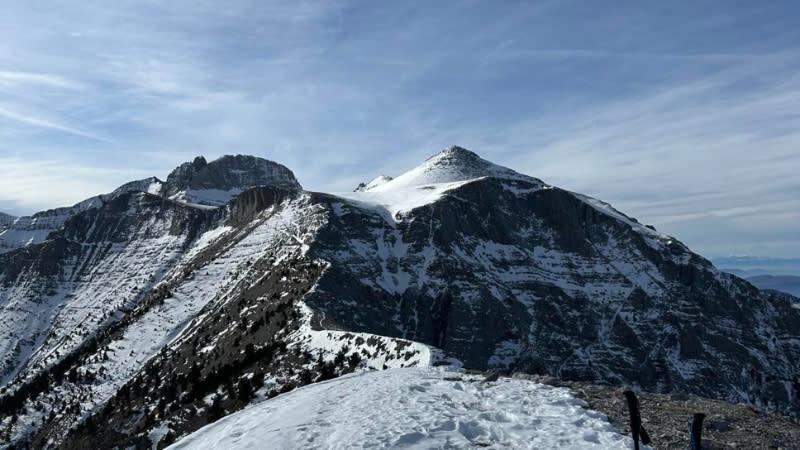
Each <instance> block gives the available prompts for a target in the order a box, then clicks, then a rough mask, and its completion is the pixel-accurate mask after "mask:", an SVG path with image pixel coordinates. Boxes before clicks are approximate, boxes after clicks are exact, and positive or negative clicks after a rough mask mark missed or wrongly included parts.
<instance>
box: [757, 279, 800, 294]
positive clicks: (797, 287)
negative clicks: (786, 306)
mask: <svg viewBox="0 0 800 450" xmlns="http://www.w3.org/2000/svg"><path fill="white" fill-rule="evenodd" d="M747 281H749V282H751V283H753V285H755V286H756V287H757V288H759V289H773V290H776V291H783V292H788V293H789V294H792V295H794V296H795V297H798V298H800V277H795V276H792V275H756V276H753V277H748V278H747Z"/></svg>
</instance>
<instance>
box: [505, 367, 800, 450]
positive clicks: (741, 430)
mask: <svg viewBox="0 0 800 450" xmlns="http://www.w3.org/2000/svg"><path fill="white" fill-rule="evenodd" d="M513 377H514V378H521V379H527V380H531V381H535V382H538V383H545V384H550V385H553V386H559V387H566V388H569V389H571V390H572V391H573V392H575V395H576V396H577V397H579V398H581V399H583V400H584V401H586V403H588V405H589V408H591V409H593V410H596V411H599V412H602V413H603V414H605V415H607V416H608V419H609V421H610V422H611V424H612V425H613V426H614V427H616V428H617V429H618V430H620V431H621V432H623V433H627V434H630V431H631V430H630V423H629V418H628V406H627V403H626V401H625V397H624V395H623V394H622V392H623V390H624V389H622V388H616V387H611V386H599V385H593V384H587V383H582V382H573V381H560V380H557V379H555V378H552V377H547V376H538V375H528V374H519V373H517V374H514V375H513ZM636 395H637V397H638V398H639V404H640V407H641V415H642V423H643V425H644V427H645V428H646V429H647V431H648V432H649V433H650V437H651V438H652V440H653V442H652V443H651V444H650V446H651V447H652V448H654V449H686V447H687V444H688V442H689V420H690V419H691V417H692V415H693V414H694V413H704V414H706V418H705V421H704V422H703V448H704V449H747V450H750V449H785V450H800V421H798V420H797V419H793V418H790V417H786V416H781V415H776V414H769V413H765V412H761V411H758V410H757V409H754V408H753V407H751V406H748V405H745V404H741V403H740V404H732V403H727V402H724V401H719V400H710V399H706V398H701V397H697V396H694V395H679V394H677V395H676V394H653V393H649V392H636Z"/></svg>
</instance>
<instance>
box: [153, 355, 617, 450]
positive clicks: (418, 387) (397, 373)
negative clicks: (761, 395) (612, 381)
mask: <svg viewBox="0 0 800 450" xmlns="http://www.w3.org/2000/svg"><path fill="white" fill-rule="evenodd" d="M583 405H584V403H583V401H581V400H578V399H576V398H574V397H573V396H572V395H571V394H570V393H569V391H567V390H566V389H561V388H554V387H551V386H547V385H542V384H537V383H532V382H529V381H524V380H512V379H500V380H499V381H498V382H491V383H485V382H483V381H481V379H480V378H478V377H469V376H465V375H462V374H460V373H458V372H455V371H449V370H442V369H436V368H411V369H391V370H386V371H383V372H369V373H361V374H358V375H354V376H345V377H342V378H339V379H336V380H331V381H327V382H324V383H317V384H313V385H310V386H306V387H303V388H300V389H297V390H295V391H293V392H290V393H288V394H285V395H282V396H279V397H276V398H274V399H272V400H268V401H266V402H264V403H261V404H258V405H255V406H252V407H250V408H247V409H245V410H243V411H241V412H239V413H236V414H232V415H230V416H228V417H226V418H224V419H222V420H220V421H218V422H216V423H214V424H211V425H208V426H206V427H204V428H202V429H200V430H198V431H197V432H195V433H193V434H191V435H189V436H188V437H186V438H184V439H183V440H181V441H179V442H178V443H176V444H175V445H173V446H172V447H168V448H170V449H174V450H177V449H215V450H222V449H243V448H253V449H255V448H276V449H278V448H280V449H300V448H318V449H329V448H331V449H332V448H337V449H351V448H409V449H431V448H450V449H461V448H463V449H467V448H475V447H485V448H496V449H500V448H504V449H508V448H542V449H545V448H575V449H578V448H580V449H622V448H632V445H633V443H632V441H631V440H630V438H628V437H625V436H623V435H621V434H619V433H618V432H616V431H615V430H614V429H613V428H612V427H611V425H610V424H609V423H608V422H607V420H606V417H605V416H604V415H602V414H600V413H597V412H594V411H589V410H586V409H584V408H583Z"/></svg>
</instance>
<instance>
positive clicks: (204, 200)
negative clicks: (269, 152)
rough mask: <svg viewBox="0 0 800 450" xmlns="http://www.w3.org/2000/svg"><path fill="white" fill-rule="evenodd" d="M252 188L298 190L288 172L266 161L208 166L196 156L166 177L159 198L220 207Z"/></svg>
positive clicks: (233, 160)
mask: <svg viewBox="0 0 800 450" xmlns="http://www.w3.org/2000/svg"><path fill="white" fill-rule="evenodd" d="M254 186H279V187H283V188H288V189H301V187H300V183H298V182H297V180H296V179H295V177H294V174H293V173H292V171H291V170H289V169H287V168H286V167H284V166H282V165H280V164H277V163H274V162H272V161H268V160H266V159H262V158H257V157H254V156H246V155H236V156H230V155H226V156H223V157H221V158H219V159H217V160H214V161H212V162H210V163H207V162H206V160H205V158H203V157H202V156H198V157H197V158H195V159H194V161H192V162H190V163H188V162H187V163H184V164H182V165H181V166H180V167H178V168H177V169H175V170H174V171H173V172H172V173H171V174H169V176H168V177H167V181H166V183H165V184H164V190H163V192H162V194H163V195H164V196H166V197H169V198H173V199H178V200H181V201H185V202H188V203H198V204H201V205H211V206H220V205H223V204H225V203H226V202H227V201H228V200H230V199H232V198H233V197H235V196H236V195H237V194H239V193H240V192H242V191H244V190H246V189H248V188H251V187H254Z"/></svg>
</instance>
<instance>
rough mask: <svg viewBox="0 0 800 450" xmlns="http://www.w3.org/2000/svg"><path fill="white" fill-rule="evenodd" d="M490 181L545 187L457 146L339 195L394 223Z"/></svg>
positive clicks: (530, 178) (541, 183) (538, 181)
mask: <svg viewBox="0 0 800 450" xmlns="http://www.w3.org/2000/svg"><path fill="white" fill-rule="evenodd" d="M487 177H489V178H499V179H503V180H509V181H512V182H518V181H522V182H526V183H531V184H534V185H537V187H540V186H542V185H544V183H543V182H542V181H541V180H538V179H536V178H533V177H529V176H527V175H522V174H520V173H518V172H515V171H513V170H511V169H509V168H507V167H503V166H499V165H497V164H494V163H493V162H491V161H487V160H485V159H483V158H481V157H480V156H478V155H477V154H476V153H474V152H471V151H469V150H467V149H465V148H463V147H459V146H455V145H454V146H450V147H447V148H445V149H444V150H442V151H440V152H439V153H437V154H435V155H433V156H431V157H430V158H428V159H426V160H425V161H424V162H423V163H422V164H420V165H418V166H417V167H415V168H413V169H411V170H409V171H407V172H405V173H404V174H402V175H400V176H398V177H397V178H391V177H388V176H385V175H383V176H380V177H377V178H375V179H373V180H372V181H370V182H369V183H366V184H365V183H362V184H360V185H359V186H358V187H357V188H356V189H355V190H354V191H353V192H346V193H339V194H337V195H338V196H340V197H344V198H347V199H349V200H351V201H352V200H355V201H356V202H357V203H359V204H360V205H361V206H366V207H369V208H373V209H377V210H378V211H379V212H381V214H382V215H384V217H386V218H387V219H390V220H389V221H390V222H392V221H398V220H400V215H398V214H399V213H402V212H406V211H410V210H412V209H415V208H418V207H420V206H423V205H428V204H431V203H433V202H435V201H437V200H439V199H440V198H441V197H442V196H443V195H444V194H445V193H447V192H449V191H452V190H453V189H456V188H458V187H460V186H463V185H465V184H468V183H470V182H472V181H475V180H479V179H482V178H487Z"/></svg>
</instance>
